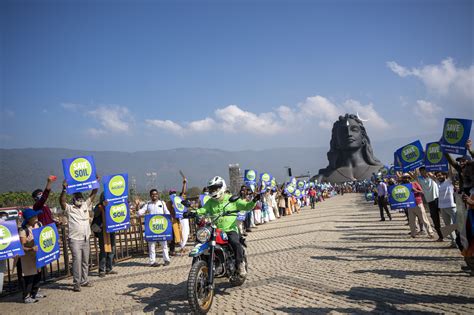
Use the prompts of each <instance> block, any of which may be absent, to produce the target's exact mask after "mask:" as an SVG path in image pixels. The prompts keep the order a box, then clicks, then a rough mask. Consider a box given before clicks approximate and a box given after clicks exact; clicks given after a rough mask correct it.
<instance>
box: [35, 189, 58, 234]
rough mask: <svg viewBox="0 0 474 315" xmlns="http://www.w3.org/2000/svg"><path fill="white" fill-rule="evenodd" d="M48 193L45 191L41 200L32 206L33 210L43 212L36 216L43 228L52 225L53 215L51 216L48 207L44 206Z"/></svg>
mask: <svg viewBox="0 0 474 315" xmlns="http://www.w3.org/2000/svg"><path fill="white" fill-rule="evenodd" d="M49 192H50V190H49V189H45V190H44V191H43V195H42V196H41V198H40V199H39V200H38V201H36V202H35V204H34V205H33V210H42V211H43V213H41V214H40V215H38V221H40V222H41V224H42V225H43V226H45V225H48V224H51V223H54V220H53V215H52V214H51V209H49V207H48V206H47V205H45V203H46V200H48V197H49Z"/></svg>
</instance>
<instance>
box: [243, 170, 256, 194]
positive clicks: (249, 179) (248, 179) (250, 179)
mask: <svg viewBox="0 0 474 315" xmlns="http://www.w3.org/2000/svg"><path fill="white" fill-rule="evenodd" d="M244 183H245V185H247V186H248V187H250V189H251V190H252V192H254V191H255V185H256V184H257V172H256V171H255V170H245V171H244Z"/></svg>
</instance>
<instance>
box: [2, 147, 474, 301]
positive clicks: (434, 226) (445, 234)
mask: <svg viewBox="0 0 474 315" xmlns="http://www.w3.org/2000/svg"><path fill="white" fill-rule="evenodd" d="M466 146H467V149H468V152H469V153H470V156H469V155H465V156H462V157H460V158H458V159H456V160H453V159H452V157H451V156H450V155H449V154H446V157H447V158H448V161H449V164H450V165H451V168H450V171H449V172H441V171H440V172H435V173H432V172H428V171H427V170H426V168H425V167H420V168H419V169H417V170H416V171H412V172H406V173H397V176H386V177H384V176H381V175H380V174H379V176H376V178H375V182H370V181H354V182H349V183H344V184H338V185H330V184H329V185H328V184H313V185H308V186H307V187H305V189H304V190H303V194H302V195H301V196H299V197H296V196H295V195H294V194H291V193H288V191H287V189H286V186H285V185H282V186H273V187H267V188H266V189H264V190H262V191H260V189H257V190H259V191H258V192H255V191H253V190H252V188H250V187H248V186H247V185H242V186H241V187H240V192H239V197H240V200H242V201H244V202H245V201H246V202H247V203H246V205H251V208H250V209H243V210H246V211H245V212H244V213H243V215H242V216H241V217H240V219H239V220H237V219H234V220H233V222H232V224H231V225H230V226H232V229H231V230H229V231H228V232H229V233H231V234H232V233H234V232H235V233H237V232H238V234H240V235H242V236H247V235H248V233H251V232H253V231H254V230H255V229H257V228H258V227H259V226H260V225H263V224H268V223H271V222H272V221H276V220H280V219H282V218H284V217H286V216H291V215H295V214H296V215H297V214H299V213H300V209H301V208H302V207H304V206H308V207H311V208H312V209H314V208H315V204H316V203H319V202H323V201H324V200H325V199H327V198H330V197H331V196H333V195H336V194H341V195H343V194H344V193H348V192H364V191H365V192H369V193H371V194H373V195H374V196H375V198H374V199H375V200H374V201H375V204H377V205H378V207H379V210H380V220H381V221H385V220H386V219H385V216H387V217H388V219H389V220H392V215H391V212H390V210H389V202H388V191H389V187H390V186H393V185H397V184H399V183H403V184H408V183H411V186H412V189H413V193H414V197H415V203H416V206H414V207H410V208H406V209H403V210H402V211H403V212H404V213H405V215H406V219H407V221H408V222H407V225H409V229H410V231H409V234H410V236H411V237H413V238H416V237H419V236H421V235H424V234H426V235H427V236H428V237H429V238H433V239H434V238H435V233H436V235H437V238H436V241H437V242H443V241H445V240H446V239H448V240H449V241H450V247H452V248H457V249H459V250H460V252H461V254H462V255H463V256H464V259H465V262H466V266H463V269H464V270H467V271H469V272H470V275H471V276H474V257H473V256H474V161H472V157H474V152H473V151H472V150H471V141H470V140H469V141H468V142H467V145H466ZM215 178H217V181H222V183H221V184H219V185H218V186H219V187H218V189H220V190H222V194H225V195H227V196H230V191H229V190H228V189H227V186H226V185H225V182H224V180H223V179H222V178H220V177H215ZM214 180H215V179H214ZM53 181H54V180H53V179H52V178H51V177H49V178H48V179H47V184H46V187H45V188H44V189H42V190H41V189H37V190H35V191H33V193H32V198H33V200H32V201H33V206H32V207H31V208H28V209H25V210H24V211H23V214H22V218H23V221H22V222H18V223H19V236H20V241H21V244H22V246H23V250H24V251H25V255H23V256H21V257H15V265H16V268H17V273H18V276H19V280H20V284H21V288H22V291H23V301H24V302H25V303H35V302H38V300H39V299H41V298H44V297H45V295H43V294H41V293H40V292H39V286H40V280H41V273H42V272H45V271H44V268H43V270H38V269H37V268H36V265H35V255H36V252H37V251H38V248H37V246H35V243H34V236H33V232H32V231H33V229H36V228H38V227H41V226H45V225H48V224H52V223H54V224H57V225H61V224H63V223H61V222H60V220H57V218H54V217H53V214H52V213H51V209H50V208H49V207H48V205H47V200H48V197H49V194H50V192H51V186H52V182H53ZM211 181H212V180H211ZM215 186H216V185H215V184H213V185H211V184H209V185H207V186H206V187H204V188H203V190H202V194H203V195H204V196H206V195H209V196H210V197H211V198H215V194H216V189H215ZM186 190H187V180H186V178H184V179H183V185H182V189H181V191H180V193H179V196H180V197H181V198H182V199H183V200H184V199H186V198H187V195H186ZM66 191H67V183H66V181H64V182H63V189H62V192H61V195H60V206H61V209H62V214H63V215H64V216H65V218H66V219H67V233H68V246H69V248H70V250H71V253H72V276H73V291H75V292H79V291H81V288H83V287H86V288H87V287H92V286H93V284H92V283H91V282H90V281H89V277H88V275H89V255H90V238H91V235H95V237H97V239H98V243H99V250H100V253H99V277H105V276H106V275H109V274H116V271H115V270H114V268H113V267H114V252H115V234H114V233H106V231H105V216H104V213H105V209H106V207H107V200H106V199H105V198H104V194H103V193H102V194H101V195H100V196H99V200H98V201H97V202H96V201H95V199H96V198H97V194H98V189H94V190H92V191H91V192H90V193H89V194H88V195H87V196H85V195H84V194H82V193H74V194H73V195H72V202H70V203H68V202H67V193H66ZM168 194H169V195H170V196H174V195H177V192H176V191H175V190H170V191H169V192H168ZM256 196H258V198H257V197H256ZM200 200H201V201H200ZM202 200H203V199H199V200H198V199H197V198H195V199H194V200H193V204H194V206H193V207H194V208H203V206H204V205H203V204H202ZM130 209H131V215H132V216H144V215H147V214H169V215H170V216H171V224H172V228H173V233H172V240H170V241H159V247H160V250H161V253H162V258H163V264H164V265H165V266H167V265H169V264H170V263H171V259H172V257H173V256H182V255H185V254H187V250H186V245H187V242H188V240H189V236H190V231H191V226H190V225H191V224H193V222H194V221H190V220H189V218H188V215H184V217H179V218H178V216H177V215H176V213H175V210H174V209H175V208H174V206H173V204H172V201H171V200H166V201H165V200H162V199H161V198H160V192H159V191H158V190H157V189H151V190H150V192H149V200H148V201H142V200H140V199H139V198H135V199H134V200H133V202H132V204H131V207H130ZM427 210H429V215H430V217H431V220H430V219H429V218H428V214H427ZM6 217H7V214H6V213H1V212H0V220H5V219H6ZM442 223H444V224H442ZM234 225H235V229H236V230H235V231H234V230H233V229H234ZM230 242H231V243H232V241H231V240H230ZM156 243H157V242H153V241H149V242H148V254H149V265H150V266H151V267H157V266H160V264H159V263H157V259H156V246H157V244H156ZM239 244H240V243H239ZM233 245H236V244H233ZM238 246H240V245H238ZM236 250H238V248H236ZM2 263H4V261H2ZM239 270H241V272H242V273H245V268H243V267H242V266H240V268H239Z"/></svg>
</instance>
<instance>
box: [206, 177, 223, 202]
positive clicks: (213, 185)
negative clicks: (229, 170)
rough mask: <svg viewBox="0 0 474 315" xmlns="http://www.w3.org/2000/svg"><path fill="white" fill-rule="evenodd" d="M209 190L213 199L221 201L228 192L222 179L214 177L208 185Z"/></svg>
mask: <svg viewBox="0 0 474 315" xmlns="http://www.w3.org/2000/svg"><path fill="white" fill-rule="evenodd" d="M207 188H208V189H209V196H211V198H212V199H221V198H222V196H224V193H225V191H226V190H227V185H226V184H225V180H224V179H223V178H222V177H219V176H214V177H213V178H211V179H210V180H209V182H208V183H207Z"/></svg>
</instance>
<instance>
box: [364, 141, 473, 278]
mask: <svg viewBox="0 0 474 315" xmlns="http://www.w3.org/2000/svg"><path fill="white" fill-rule="evenodd" d="M466 148H467V152H469V155H464V156H461V157H459V158H457V159H456V160H454V159H453V158H452V157H451V156H450V155H449V154H448V153H445V156H446V158H447V160H448V162H449V165H450V168H449V171H448V172H444V171H437V172H428V171H427V170H426V167H425V166H422V167H420V168H418V169H416V170H415V171H410V172H405V173H400V172H397V176H389V177H385V178H384V177H383V176H381V175H380V174H379V176H377V178H376V180H375V183H373V185H372V186H371V187H369V188H368V189H367V192H368V193H371V194H373V195H375V202H374V203H375V204H377V205H378V207H379V210H380V221H385V215H387V217H388V218H389V220H392V216H391V213H390V211H389V209H388V205H389V202H388V199H389V196H388V188H389V187H390V186H394V185H397V184H400V183H401V184H409V183H411V185H412V189H413V193H414V197H415V203H416V206H414V207H409V208H404V209H402V211H403V212H404V213H405V215H406V219H407V221H408V222H407V225H409V227H410V232H409V234H410V236H411V237H412V238H416V237H419V236H422V235H427V237H428V238H431V239H433V240H434V241H436V242H444V241H445V240H449V242H450V247H451V248H456V249H459V251H460V252H461V254H462V256H463V257H464V260H465V262H466V266H462V269H463V270H465V271H468V272H470V275H471V276H474V161H473V160H472V157H474V151H473V150H472V149H471V140H468V141H467V144H466ZM427 212H428V213H429V217H430V218H431V220H430V219H429V217H428V214H427ZM436 236H437V237H436Z"/></svg>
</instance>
